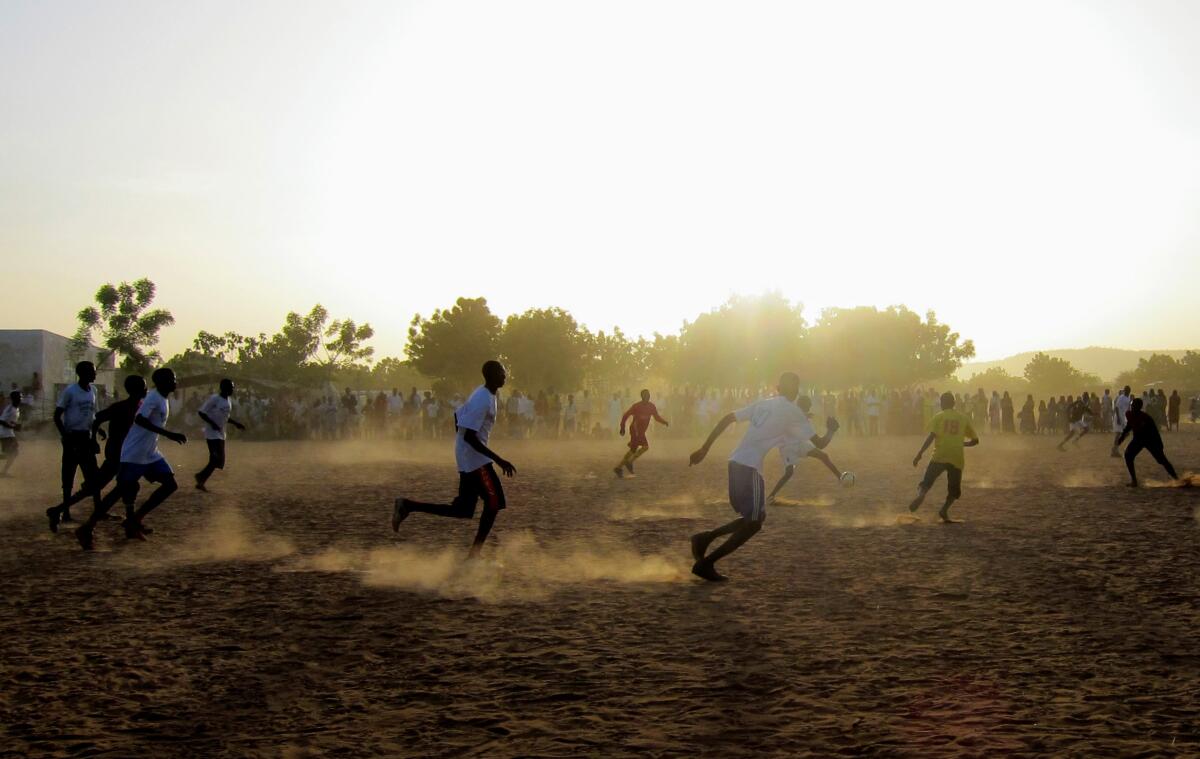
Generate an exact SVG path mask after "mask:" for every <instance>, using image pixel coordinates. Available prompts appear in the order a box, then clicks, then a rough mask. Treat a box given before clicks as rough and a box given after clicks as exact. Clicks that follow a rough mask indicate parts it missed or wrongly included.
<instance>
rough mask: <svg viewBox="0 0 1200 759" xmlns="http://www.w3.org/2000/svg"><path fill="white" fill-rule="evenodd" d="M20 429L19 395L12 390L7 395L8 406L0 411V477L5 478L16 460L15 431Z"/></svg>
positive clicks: (17, 449)
mask: <svg viewBox="0 0 1200 759" xmlns="http://www.w3.org/2000/svg"><path fill="white" fill-rule="evenodd" d="M19 429H21V393H20V391H18V390H14V391H13V392H11V393H9V395H8V405H7V406H5V407H4V410H3V411H0V453H3V454H4V471H3V472H0V477H7V476H8V470H10V469H12V465H13V463H15V462H16V460H17V454H18V452H19V451H20V445H19V444H18V443H17V430H19Z"/></svg>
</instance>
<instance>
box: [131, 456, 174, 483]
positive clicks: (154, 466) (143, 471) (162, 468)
mask: <svg viewBox="0 0 1200 759" xmlns="http://www.w3.org/2000/svg"><path fill="white" fill-rule="evenodd" d="M174 476H175V470H173V469H171V465H170V464H168V463H167V460H166V459H163V458H158V459H155V460H154V461H151V462H150V463H149V464H133V463H130V462H128V461H122V462H121V468H120V469H119V470H118V471H117V482H130V481H133V482H137V481H138V480H140V479H142V478H143V477H145V478H146V480H147V481H149V482H160V481H162V480H164V479H166V478H167V477H174Z"/></svg>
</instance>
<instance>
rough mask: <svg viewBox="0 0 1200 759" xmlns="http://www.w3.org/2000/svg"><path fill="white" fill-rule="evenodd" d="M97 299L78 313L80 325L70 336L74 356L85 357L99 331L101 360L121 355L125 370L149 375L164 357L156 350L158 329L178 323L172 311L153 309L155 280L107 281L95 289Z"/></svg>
mask: <svg viewBox="0 0 1200 759" xmlns="http://www.w3.org/2000/svg"><path fill="white" fill-rule="evenodd" d="M95 300H96V305H95V306H87V307H86V308H84V309H83V310H81V311H80V312H79V314H78V316H77V318H78V320H79V328H78V329H77V330H76V331H75V335H74V336H73V337H72V338H71V353H72V355H73V356H74V357H76V358H79V357H82V355H83V353H84V351H86V350H87V347H88V346H89V345H90V344H91V343H92V335H93V333H94V332H96V331H97V330H98V331H99V333H100V346H101V350H100V361H101V362H106V361H108V360H109V358H110V357H112V356H113V355H120V356H121V369H123V370H124V371H125V372H128V373H135V372H136V373H139V374H149V372H151V371H152V370H153V369H154V367H155V366H156V365H157V364H159V363H161V362H162V356H161V355H159V353H158V351H156V350H154V346H156V345H158V333H159V331H160V330H162V328H163V327H166V326H169V325H171V324H174V323H175V317H173V316H171V312H170V311H167V310H166V309H162V308H150V304H151V303H153V301H154V283H153V282H151V281H150V280H149V279H146V278H142V279H139V280H137V281H136V282H133V283H132V284H130V283H129V282H122V283H121V284H119V285H112V284H106V285H103V286H101V288H100V289H99V290H97V291H96V298H95Z"/></svg>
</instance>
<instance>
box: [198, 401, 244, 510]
mask: <svg viewBox="0 0 1200 759" xmlns="http://www.w3.org/2000/svg"><path fill="white" fill-rule="evenodd" d="M233 389H234V388H233V380H231V379H229V378H226V379H223V380H221V384H220V392H217V393H215V394H213V395H211V396H209V398H208V400H206V401H205V402H204V403H202V404H200V409H199V410H198V411H197V412H196V413H197V414H199V415H200V418H201V419H203V420H204V442H206V443H208V464H206V465H205V467H204V468H203V469H201V470H200V471H199V472H196V490H203V491H205V492H207V491H208V488H206V487H204V483H206V482H208V478H209V477H212V473H213V472H215V471H216V470H218V469H224V468H225V425H226V424H232V425H233V426H234V427H237V428H238V429H239V430H244V429H246V425H244V424H242V423H241V422H239V421H238V420H236V419H234V418H233V417H232V416H230V414H232V413H233Z"/></svg>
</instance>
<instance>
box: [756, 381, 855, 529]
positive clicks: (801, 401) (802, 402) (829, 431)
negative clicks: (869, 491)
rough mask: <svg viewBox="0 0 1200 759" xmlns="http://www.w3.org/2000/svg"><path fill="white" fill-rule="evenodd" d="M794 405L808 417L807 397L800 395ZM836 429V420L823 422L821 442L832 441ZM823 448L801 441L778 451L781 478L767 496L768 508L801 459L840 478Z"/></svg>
mask: <svg viewBox="0 0 1200 759" xmlns="http://www.w3.org/2000/svg"><path fill="white" fill-rule="evenodd" d="M796 405H797V406H799V407H800V410H801V411H803V412H804V414H805V416H808V415H809V413H808V412H809V410H810V409H811V408H812V398H809V397H808V396H807V395H802V396H800V397H799V398H797V399H796ZM838 429H839V428H838V421H837V419H834V418H833V417H829V418H827V419H826V420H825V437H823V438H821V440H823V441H824V442H825V445H828V444H829V441H831V440H833V434H834V433H835V432H837V431H838ZM824 447H825V446H821V447H820V448H818V447H816V446H815V445H814V444H813V443H812V442H811V441H808V440H802V441H800V442H798V443H795V444H793V445H790V446H787V447H785V448H780V449H779V455H780V456H782V457H783V466H784V469H783V476H782V477H780V478H779V482H777V483H775V489H774V490H772V491H771V494H770V495H769V496H767V505H768V506H769V505H770V504H772V503H775V496H776V495H778V494H779V491H780V490H783V486H784V485H786V484H787V483H788V480H790V479H792V475H793V474H795V473H796V462H798V461H800V459H802V458H805V457H808V458H813V459H816V460H818V461H820V462H821V463H822V464H824V465H825V468H826V469H828V470H829V471H831V472H833V476H834V477H837V478H838V479H839V480H840V479H841V478H842V472H841V470H840V469H838V468H837V466H836V465H835V464H834V463H833V460H832V459H830V458H829V454H827V453H825V451H824V450H823V448H824Z"/></svg>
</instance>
